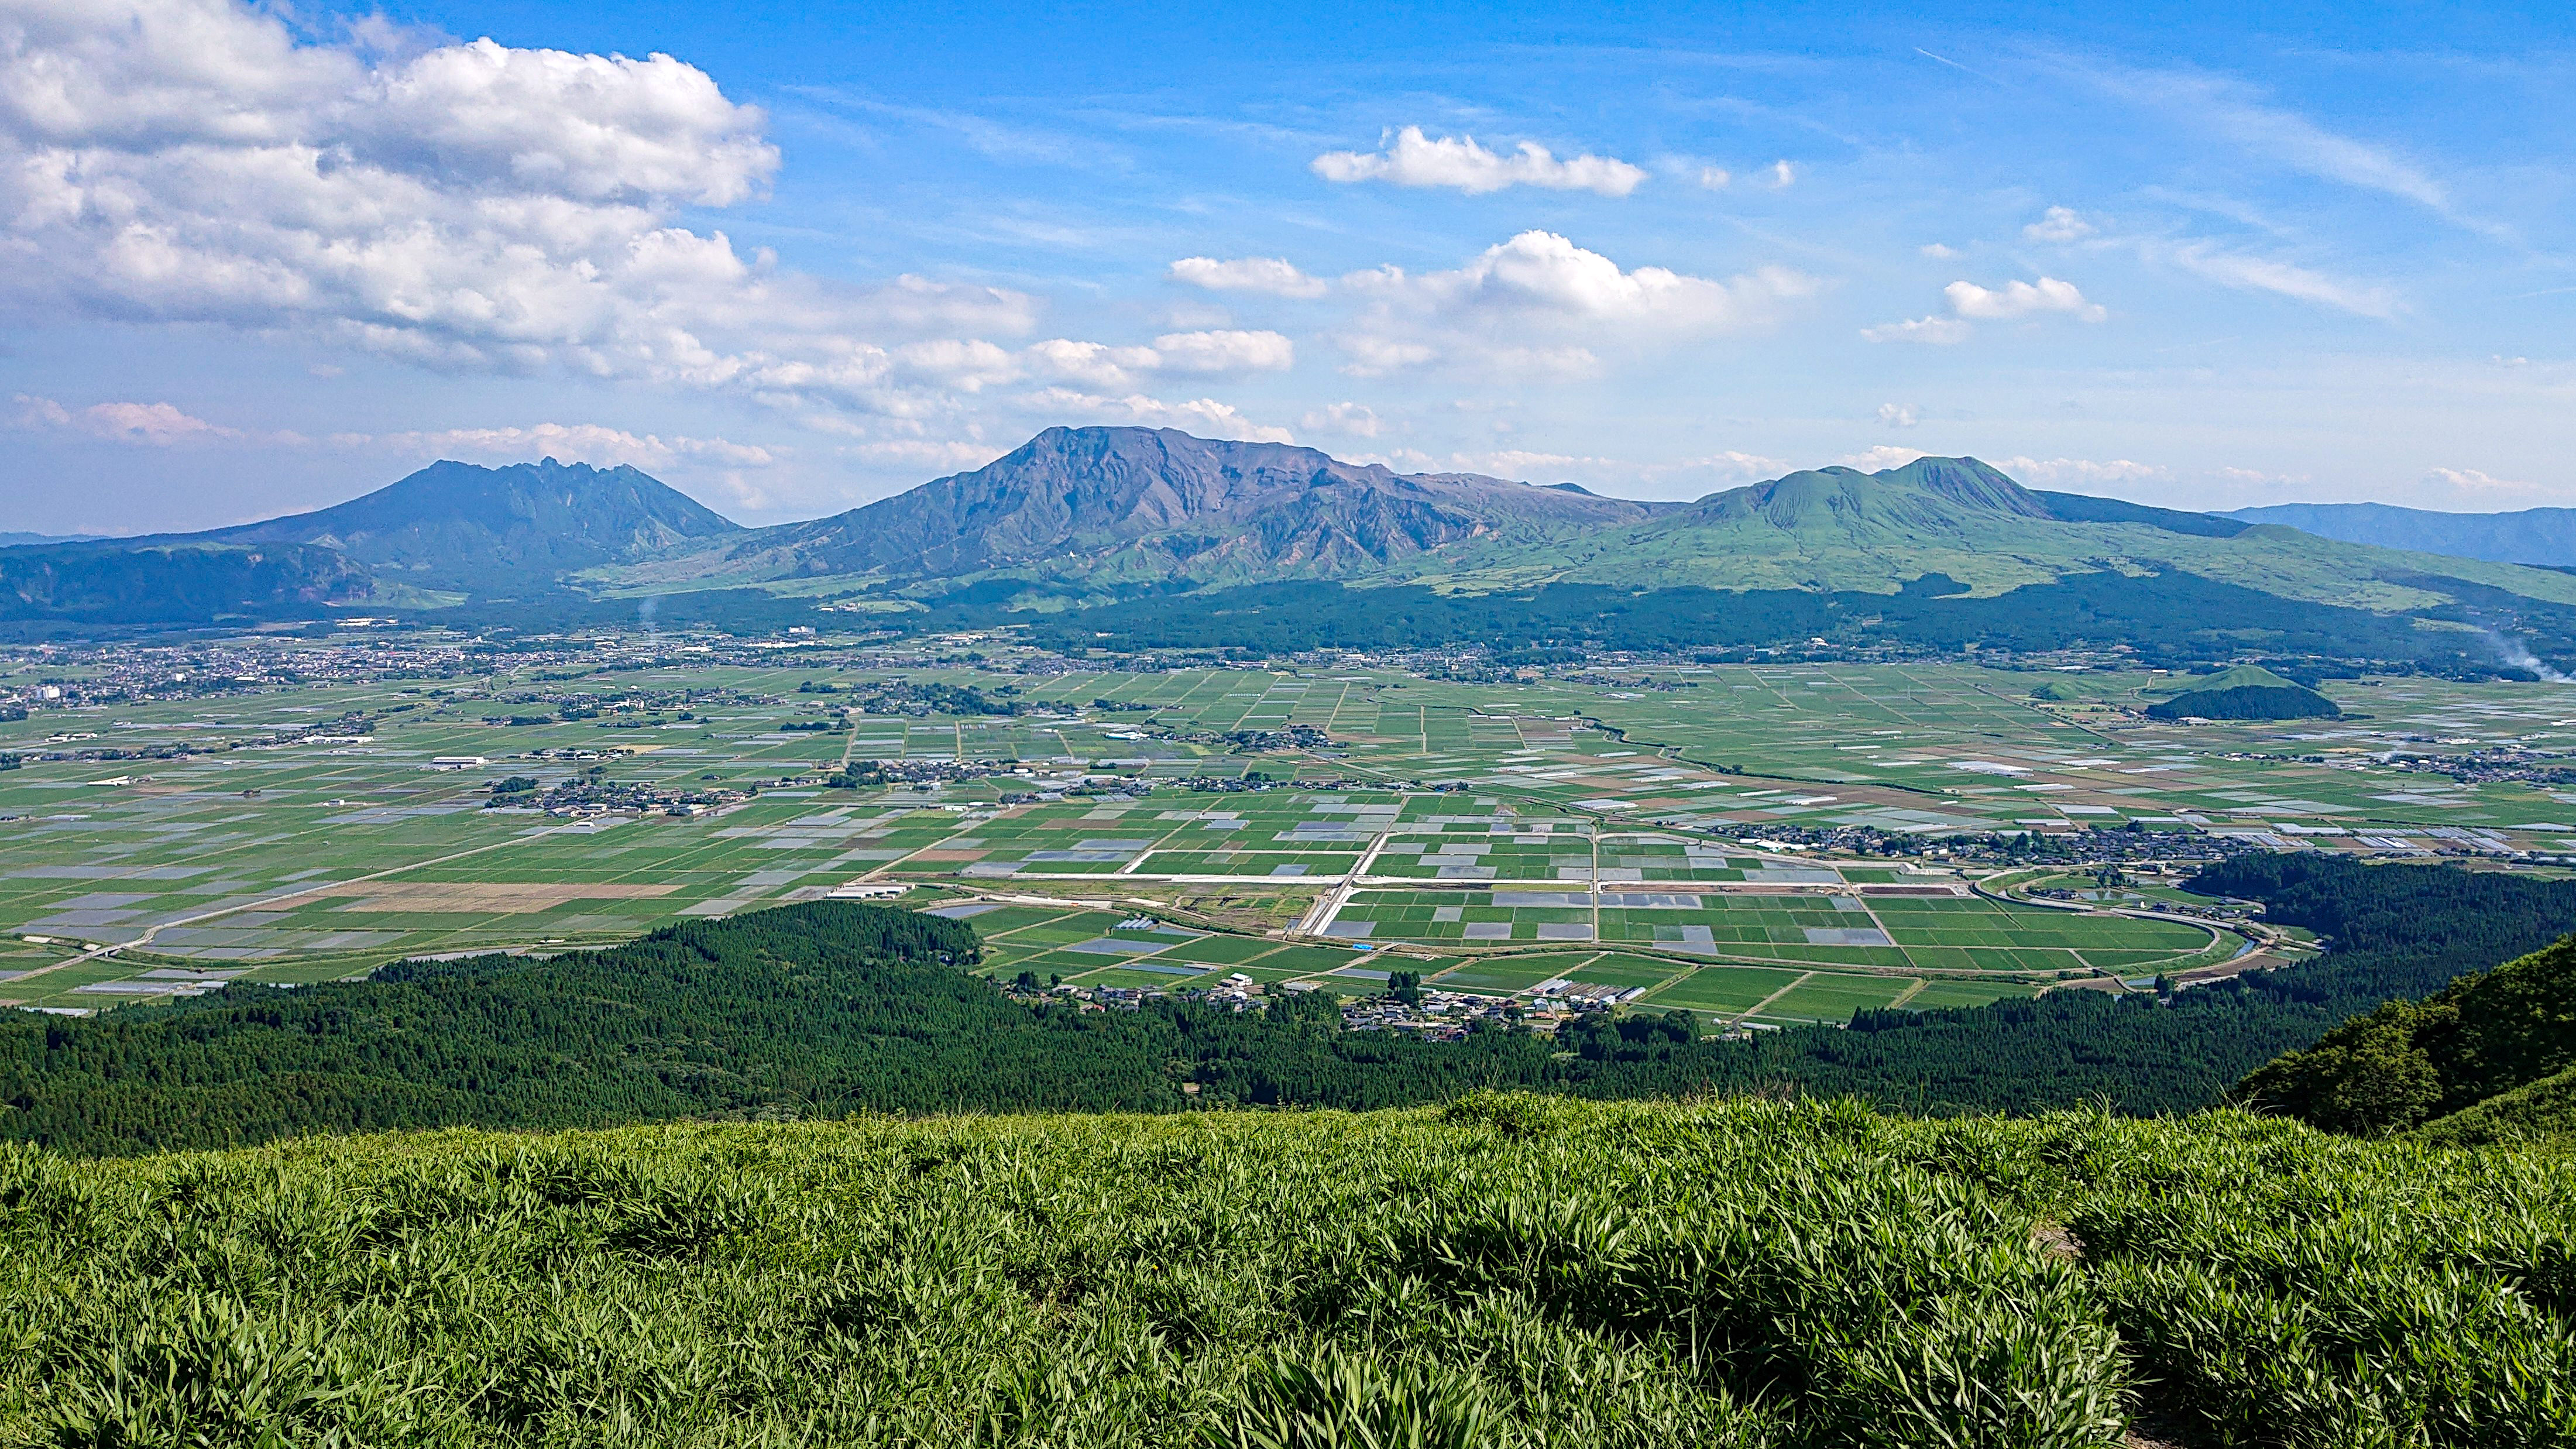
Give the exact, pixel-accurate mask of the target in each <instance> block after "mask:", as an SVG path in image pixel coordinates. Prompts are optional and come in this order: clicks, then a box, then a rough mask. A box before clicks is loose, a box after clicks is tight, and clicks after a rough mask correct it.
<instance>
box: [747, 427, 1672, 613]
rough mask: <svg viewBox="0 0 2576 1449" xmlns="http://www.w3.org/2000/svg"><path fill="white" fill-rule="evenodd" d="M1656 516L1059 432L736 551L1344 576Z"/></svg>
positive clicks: (1154, 434)
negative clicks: (1515, 537) (1457, 549)
mask: <svg viewBox="0 0 2576 1449" xmlns="http://www.w3.org/2000/svg"><path fill="white" fill-rule="evenodd" d="M1655 511H1656V510H1655V508H1654V507H1653V506H1652V505H1647V504H1641V503H1634V502H1630V501H1628V500H1626V499H1616V498H1601V497H1597V496H1594V495H1592V494H1590V493H1585V492H1581V491H1576V492H1571V493H1569V492H1565V491H1562V490H1558V489H1551V488H1539V487H1534V486H1532V485H1530V484H1527V483H1513V482H1508V481H1506V480H1504V479H1500V478H1488V477H1484V476H1482V475H1479V474H1473V473H1454V474H1450V473H1414V474H1406V473H1397V472H1395V471H1394V470H1392V469H1390V468H1388V467H1387V466H1385V465H1384V464H1382V463H1365V464H1362V463H1346V462H1343V461H1341V460H1339V459H1337V458H1334V457H1332V456H1331V455H1329V454H1326V453H1323V452H1319V451H1317V450H1316V449H1313V448H1306V447H1299V446H1297V445H1295V444H1293V443H1259V442H1234V441H1228V440H1224V439H1214V438H1201V437H1196V436H1194V435H1192V434H1189V433H1185V432H1182V431H1180V430H1179V429H1177V428H1141V427H1054V428H1048V429H1046V430H1045V431H1044V432H1041V433H1039V434H1038V435H1037V436H1036V437H1033V438H1031V439H1029V440H1028V441H1027V442H1025V443H1023V444H1021V445H1020V446H1019V447H1017V448H1014V449H1012V450H1011V451H1010V452H1008V453H1006V454H1004V455H1002V456H1001V457H999V458H997V459H995V460H993V461H992V462H991V463H988V464H986V465H984V466H983V467H981V468H977V469H974V470H972V471H970V472H965V473H957V474H952V475H950V476H948V477H945V478H938V479H933V480H932V481H930V482H928V483H925V484H923V485H921V486H920V487H918V488H915V489H912V490H911V491H910V492H907V493H901V494H897V495H896V496H894V497H892V498H888V499H883V500H881V501H879V502H876V503H871V504H869V505H867V506H866V507H864V508H857V509H853V510H851V511H850V512H848V513H844V514H840V515H838V516H836V517H832V518H825V519H818V520H816V521H814V522H812V523H807V524H798V525H793V526H791V527H790V528H788V529H786V530H784V531H783V535H782V536H777V537H763V538H761V539H759V540H757V541H747V542H746V543H745V544H744V545H742V546H740V547H737V548H733V549H730V550H729V552H730V553H731V555H732V556H733V557H735V558H737V559H739V558H742V557H745V556H747V555H749V554H752V553H766V554H770V555H772V556H773V559H774V565H773V566H776V567H784V568H789V569H793V570H795V571H799V572H817V573H819V572H849V573H863V572H869V571H874V570H882V571H885V572H888V573H894V574H902V575H922V574H934V575H935V574H961V573H972V572H977V571H980V570H985V569H996V568H1016V567H1044V568H1048V569H1061V570H1068V571H1072V572H1078V573H1092V572H1100V571H1107V572H1110V573H1114V574H1124V575H1128V576H1147V577H1169V576H1173V575H1183V574H1185V575H1188V576H1191V577H1199V578H1207V577H1221V576H1231V575H1240V576H1245V577H1275V576H1277V575H1279V574H1282V573H1288V574H1298V575H1326V576H1330V575H1338V574H1347V573H1352V572H1356V571H1360V570H1363V569H1367V568H1370V567H1373V566H1376V565H1381V564H1385V563H1388V562H1391V561H1394V560H1397V559H1402V558H1407V557H1411V556H1414V555H1418V554H1422V553H1427V552H1431V551H1433V550H1436V549H1441V548H1445V547H1448V546H1451V545H1453V544H1458V543H1463V542H1466V541H1469V540H1473V539H1481V538H1487V537H1494V536H1500V535H1512V534H1536V533H1546V532H1550V531H1554V530H1561V529H1568V528H1578V527H1587V526H1593V525H1599V524H1605V523H1620V522H1627V521H1631V520H1634V519H1639V518H1644V517H1647V516H1648V515H1650V514H1651V513H1653V512H1655ZM772 532H773V533H778V532H779V531H772Z"/></svg>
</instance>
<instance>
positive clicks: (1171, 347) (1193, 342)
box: [1154, 331, 1297, 375]
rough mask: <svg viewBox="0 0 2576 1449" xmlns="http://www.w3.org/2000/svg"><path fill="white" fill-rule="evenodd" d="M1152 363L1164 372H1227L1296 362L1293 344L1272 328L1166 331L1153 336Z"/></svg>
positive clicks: (1280, 368)
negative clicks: (1246, 330) (1268, 330)
mask: <svg viewBox="0 0 2576 1449" xmlns="http://www.w3.org/2000/svg"><path fill="white" fill-rule="evenodd" d="M1154 354H1155V358H1156V365H1157V366H1158V367H1159V368H1160V369H1161V370H1162V371H1165V372H1174V373H1190V374H1194V375H1228V374H1236V373H1246V372H1285V371H1286V370H1288V369H1289V368H1291V367H1294V366H1296V365H1297V346H1296V344H1295V343H1293V342H1290V341H1289V340H1288V339H1287V338H1285V337H1283V336H1281V335H1280V334H1278V333H1276V332H1242V331H1224V332H1167V333H1165V334H1163V335H1162V336H1160V337H1157V338H1155V339H1154Z"/></svg>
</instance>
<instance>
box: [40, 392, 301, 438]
mask: <svg viewBox="0 0 2576 1449" xmlns="http://www.w3.org/2000/svg"><path fill="white" fill-rule="evenodd" d="M10 401H11V403H12V404H13V405H14V408H15V411H14V414H13V416H12V417H11V419H10V421H11V423H12V425H14V426H15V427H17V428H19V429H22V430H25V431H30V432H49V431H63V432H73V433H80V434H83V435H84V436H87V437H92V438H98V439H102V440H104V441H107V442H111V443H131V444H135V445H137V446H141V447H148V448H169V447H175V446H178V445H179V444H182V443H215V442H231V441H236V440H239V439H243V438H248V437H251V436H252V434H249V433H246V432H244V431H243V430H241V429H239V428H228V427H224V426H222V425H221V424H218V423H210V422H208V421H206V420H205V419H204V418H201V417H196V416H194V415H192V414H189V413H186V412H182V411H180V410H179V409H178V408H175V407H173V406H171V405H170V404H168V403H165V402H155V403H139V402H103V403H91V404H90V405H89V406H87V407H81V408H68V407H65V406H63V405H62V404H61V403H59V402H56V401H54V400H53V399H52V398H49V397H36V396H32V395H30V394H27V393H23V392H22V393H19V394H17V395H16V396H15V397H13V398H11V399H10ZM259 436H260V437H261V438H262V439H263V440H264V441H270V442H281V441H286V440H288V439H289V438H292V436H293V435H291V434H262V435H259ZM293 440H294V441H297V442H301V441H302V439H300V438H294V439H293Z"/></svg>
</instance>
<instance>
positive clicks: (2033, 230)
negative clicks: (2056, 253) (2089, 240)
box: [2021, 206, 2094, 245]
mask: <svg viewBox="0 0 2576 1449" xmlns="http://www.w3.org/2000/svg"><path fill="white" fill-rule="evenodd" d="M2093 231H2094V227H2093V223H2091V222H2089V221H2086V220H2085V219H2084V218H2082V217H2080V216H2077V215H2076V214H2075V212H2074V210H2073V209H2072V208H2069V207H2063V206H2052V207H2050V208H2049V209H2048V213H2047V214H2046V215H2045V216H2042V217H2041V218H2040V219H2039V220H2037V221H2034V222H2032V223H2031V224H2030V225H2028V226H2026V227H2023V228H2022V229H2021V234H2022V235H2023V236H2025V237H2028V238H2029V239H2030V240H2032V241H2036V242H2055V243H2058V244H2059V245H2064V244H2065V243H2067V242H2073V241H2082V240H2083V239H2084V238H2086V237H2088V236H2091V235H2092V234H2093Z"/></svg>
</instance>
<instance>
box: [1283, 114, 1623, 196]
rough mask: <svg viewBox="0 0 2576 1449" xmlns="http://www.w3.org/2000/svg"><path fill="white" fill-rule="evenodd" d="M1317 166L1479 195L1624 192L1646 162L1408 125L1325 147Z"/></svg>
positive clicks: (1318, 170)
mask: <svg viewBox="0 0 2576 1449" xmlns="http://www.w3.org/2000/svg"><path fill="white" fill-rule="evenodd" d="M1313 170H1314V172H1315V174H1316V175H1318V176H1321V177H1323V178H1324V179H1325V180H1327V181H1339V182H1345V183H1348V182H1354V181H1387V182H1392V183H1394V184H1395V185H1397V186H1437V187H1447V188H1450V189H1452V190H1457V191H1464V192H1466V193H1468V194H1470V195H1481V194H1483V193H1485V192H1489V191H1500V190H1502V189H1503V188H1505V187H1507V186H1537V187H1542V188H1545V189H1547V190H1550V191H1591V192H1597V193H1599V194H1600V195H1603V196H1625V195H1627V194H1628V193H1629V192H1631V191H1634V190H1636V189H1637V184H1638V183H1639V182H1641V181H1644V180H1645V179H1646V172H1645V168H1643V167H1640V166H1631V165H1629V164H1628V163H1627V162H1625V161H1621V160H1619V159H1617V158H1616V157H1611V156H1595V155H1592V154H1590V153H1588V152H1587V153H1585V154H1583V155H1581V156H1569V157H1567V158H1566V159H1564V160H1562V161H1560V160H1558V159H1557V158H1556V155H1555V153H1553V152H1551V151H1549V150H1548V149H1547V148H1546V147H1545V146H1541V145H1539V144H1538V143H1536V142H1534V141H1523V142H1522V143H1520V146H1519V148H1518V149H1516V150H1515V151H1513V152H1512V153H1511V154H1509V155H1503V154H1499V153H1496V152H1493V151H1488V150H1486V149H1485V148H1484V147H1482V146H1480V145H1478V144H1476V138H1475V137H1473V136H1443V137H1440V138H1438V139H1436V140H1435V139H1433V138H1431V137H1429V136H1425V135H1424V134H1422V128H1421V127H1420V126H1407V127H1405V128H1404V129H1403V130H1401V131H1398V132H1396V133H1395V135H1394V136H1393V137H1392V138H1391V139H1387V140H1382V141H1381V142H1380V143H1379V149H1378V150H1376V151H1327V152H1325V153H1324V154H1323V155H1321V156H1318V157H1316V158H1315V160H1314V163H1313Z"/></svg>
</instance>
